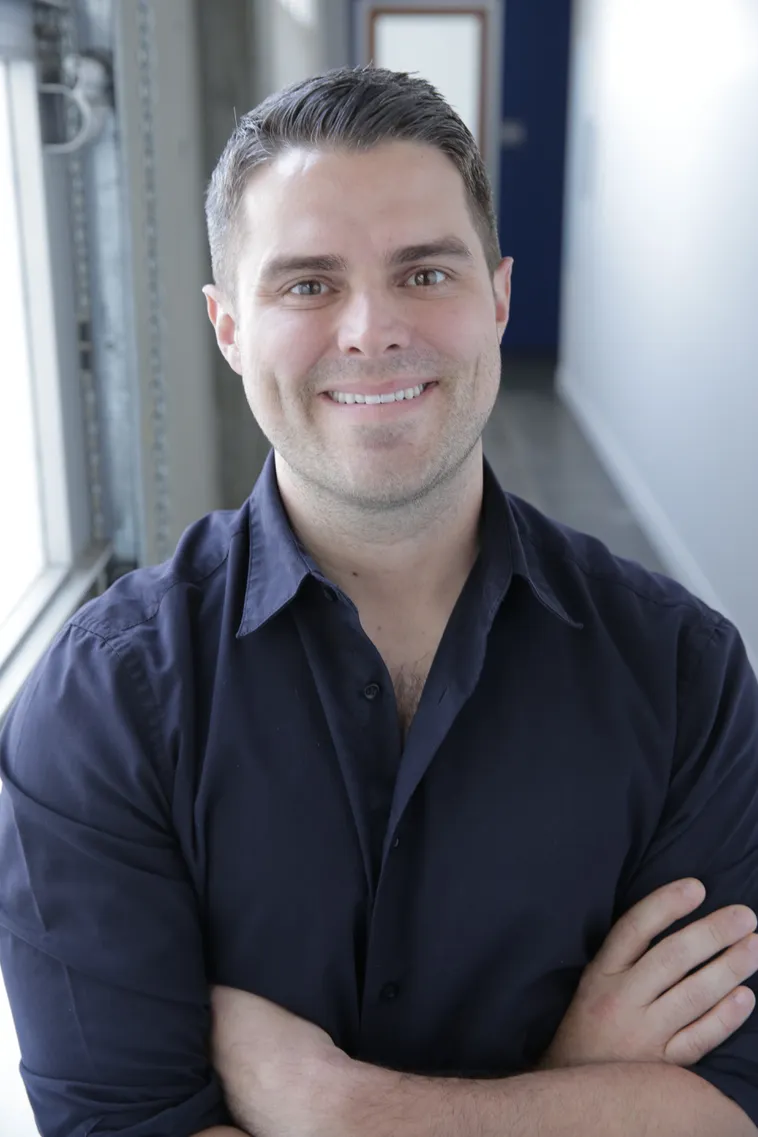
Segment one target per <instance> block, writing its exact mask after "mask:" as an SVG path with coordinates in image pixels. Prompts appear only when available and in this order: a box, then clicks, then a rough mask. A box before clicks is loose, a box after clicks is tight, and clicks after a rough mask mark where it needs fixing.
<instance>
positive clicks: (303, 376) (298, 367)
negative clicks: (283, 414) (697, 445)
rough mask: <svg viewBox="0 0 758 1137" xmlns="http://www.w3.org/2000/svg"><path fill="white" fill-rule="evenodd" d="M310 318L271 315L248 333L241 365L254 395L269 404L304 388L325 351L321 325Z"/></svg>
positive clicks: (306, 315) (296, 314) (325, 338)
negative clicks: (274, 399)
mask: <svg viewBox="0 0 758 1137" xmlns="http://www.w3.org/2000/svg"><path fill="white" fill-rule="evenodd" d="M314 315H315V313H304V312H298V313H275V314H271V316H270V317H267V318H265V319H262V320H260V321H259V322H257V323H256V324H255V325H254V326H253V327H252V328H251V329H250V333H249V336H248V342H247V345H246V357H245V360H244V364H245V373H246V375H247V376H249V377H250V386H251V388H253V389H254V390H253V394H254V395H255V393H256V392H258V393H259V397H263V398H264V399H265V400H266V401H270V400H271V398H272V397H277V392H278V397H279V398H282V399H285V400H286V399H288V398H291V396H292V395H293V393H294V394H296V393H297V392H299V391H302V390H303V388H304V387H305V386H307V383H308V376H309V374H310V372H311V371H312V370H313V368H314V367H315V366H316V364H317V363H318V362H319V360H320V359H321V358H322V356H323V354H324V352H325V351H326V350H327V347H328V338H327V337H326V336H325V334H324V329H323V326H322V325H323V321H321V322H319V321H318V320H316V319H314V318H313V316H314ZM246 385H247V384H246Z"/></svg>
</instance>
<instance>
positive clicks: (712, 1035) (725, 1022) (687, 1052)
mask: <svg viewBox="0 0 758 1137" xmlns="http://www.w3.org/2000/svg"><path fill="white" fill-rule="evenodd" d="M740 1000H744V1001H740ZM754 1007H755V995H754V994H753V992H752V991H751V990H750V988H749V987H738V988H737V990H736V991H732V992H731V993H730V994H729V995H727V996H726V998H724V999H722V1000H721V1001H720V1002H719V1003H718V1004H717V1005H716V1006H715V1007H714V1008H713V1009H712V1010H711V1011H709V1012H708V1014H707V1015H703V1017H702V1018H700V1019H698V1020H697V1022H694V1023H692V1024H691V1026H688V1027H686V1028H685V1029H684V1030H680V1031H679V1033H678V1034H675V1035H674V1037H673V1038H672V1039H671V1040H670V1041H669V1043H668V1045H667V1046H666V1047H665V1049H664V1054H663V1057H664V1060H665V1061H666V1062H671V1063H673V1064H674V1065H676V1066H692V1065H693V1064H694V1063H695V1062H699V1061H700V1059H701V1058H704V1057H705V1055H706V1054H709V1053H710V1052H711V1050H713V1049H715V1047H717V1046H720V1045H721V1043H722V1042H724V1040H725V1039H727V1038H729V1036H730V1035H731V1034H734V1032H735V1031H736V1030H737V1029H738V1027H741V1026H742V1024H743V1023H744V1022H745V1020H746V1019H747V1018H748V1017H749V1016H750V1015H751V1014H752V1013H753V1008H754Z"/></svg>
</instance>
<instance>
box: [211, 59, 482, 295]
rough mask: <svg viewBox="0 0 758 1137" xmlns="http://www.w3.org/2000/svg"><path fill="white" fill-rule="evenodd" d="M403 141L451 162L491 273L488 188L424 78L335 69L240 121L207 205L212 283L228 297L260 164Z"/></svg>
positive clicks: (466, 141)
mask: <svg viewBox="0 0 758 1137" xmlns="http://www.w3.org/2000/svg"><path fill="white" fill-rule="evenodd" d="M400 139H402V140H405V141H411V142H421V143H426V144H427V145H431V146H435V147H436V148H437V149H438V150H441V151H442V153H443V154H447V155H448V156H449V157H450V158H451V159H452V161H453V162H454V163H455V166H456V168H457V169H458V172H459V173H460V175H461V177H462V179H463V184H464V186H465V188H466V195H467V198H468V202H469V209H470V211H471V216H472V220H473V222H474V225H475V228H476V230H477V232H478V234H479V236H480V239H481V242H482V246H483V248H484V255H485V259H486V261H487V266H488V268H489V270H490V272H491V273H492V272H494V271H495V269H496V268H497V266H498V264H499V263H500V259H501V254H500V242H499V240H498V234H497V222H496V220H495V211H494V207H493V202H492V189H491V186H490V183H489V178H488V177H487V171H486V169H485V167H484V162H483V161H482V157H481V154H480V153H479V149H478V147H477V145H476V141H475V139H474V137H473V135H472V134H471V131H470V130H469V129H468V127H467V126H466V124H465V123H464V122H463V120H462V119H461V118H460V117H459V116H458V115H457V114H456V112H455V111H454V110H453V108H452V107H451V106H450V104H449V103H447V102H446V101H445V99H444V98H443V97H442V95H441V94H440V93H439V91H438V90H437V89H436V88H435V87H433V86H432V84H431V83H429V82H427V80H426V79H421V78H419V77H418V76H415V75H408V74H406V73H405V72H400V71H388V70H386V69H384V68H380V67H355V68H353V67H340V68H337V69H336V70H334V71H327V72H326V73H325V74H323V75H316V76H314V77H313V78H311V79H305V80H303V81H302V82H300V83H295V84H293V85H292V86H290V87H286V88H285V89H284V90H282V91H277V92H275V93H274V94H273V95H269V96H268V98H266V99H264V100H263V102H262V103H259V104H258V106H257V107H254V108H253V110H251V111H249V112H248V113H247V114H246V115H244V116H243V117H242V118H241V119H240V120H239V123H238V125H237V128H236V130H235V131H234V133H233V134H232V136H231V138H230V139H229V141H228V143H227V144H226V148H225V150H224V152H223V154H222V155H221V157H220V158H219V161H218V164H217V166H216V168H215V170H214V171H213V175H212V177H211V181H210V185H209V186H208V192H207V195H206V202H205V214H206V220H207V224H208V241H209V244H210V251H211V262H212V265H213V279H214V281H215V282H216V284H217V285H218V286H219V287H220V288H221V289H223V290H224V291H225V292H226V293H227V295H228V296H229V297H230V298H233V295H234V287H233V280H234V266H235V260H236V253H237V246H238V242H239V237H240V228H241V227H240V224H239V213H240V203H241V201H242V197H243V194H244V191H245V188H246V186H247V183H248V180H249V178H250V174H251V172H252V171H253V170H255V169H256V168H257V167H258V166H260V165H262V164H263V163H264V162H267V161H270V160H271V159H273V158H275V157H276V156H277V155H278V154H280V153H281V152H282V151H284V150H286V149H288V148H289V147H294V146H308V147H314V148H315V147H330V148H340V149H345V150H369V149H371V148H372V147H374V146H377V145H379V144H380V143H382V142H391V141H395V140H400Z"/></svg>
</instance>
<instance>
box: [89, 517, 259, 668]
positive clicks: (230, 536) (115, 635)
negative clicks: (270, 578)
mask: <svg viewBox="0 0 758 1137" xmlns="http://www.w3.org/2000/svg"><path fill="white" fill-rule="evenodd" d="M248 525H249V513H248V503H245V504H244V505H243V506H242V507H241V508H240V509H238V510H214V511H213V512H211V513H207V514H205V515H204V516H203V517H200V518H198V520H197V521H194V522H193V523H192V524H191V525H189V526H188V527H187V528H186V529H185V531H184V533H183V534H182V536H181V538H180V539H179V542H178V544H177V546H176V549H175V551H174V553H173V555H172V556H171V557H170V558H169V559H168V560H166V561H164V562H163V563H161V564H157V565H149V566H146V567H144V568H137V569H134V570H132V571H130V572H127V573H125V574H124V575H123V576H120V577H119V578H118V579H117V580H116V581H114V583H113V584H111V585H110V587H109V588H107V589H106V590H105V592H103V593H102V594H101V595H100V596H97V597H95V598H94V599H93V600H90V601H88V602H87V603H86V604H84V605H83V606H82V607H81V608H80V609H79V610H78V611H77V612H76V613H75V614H74V615H73V616H72V617H71V619H70V620H69V621H68V624H67V626H68V627H71V626H76V627H78V628H80V629H82V630H83V631H86V632H90V633H92V634H93V635H94V636H96V637H98V638H99V639H102V640H105V641H106V642H108V643H111V644H113V645H114V646H115V645H117V644H118V643H120V642H123V641H124V640H128V639H133V638H134V637H135V635H138V634H139V629H140V628H145V627H148V626H155V624H156V622H157V623H159V624H160V623H162V622H169V623H171V622H172V621H176V620H180V619H181V618H182V617H183V616H187V617H190V615H191V614H194V615H199V614H200V613H201V612H204V613H205V614H206V615H207V614H208V613H209V611H212V610H213V609H214V608H215V607H216V606H218V607H219V608H220V606H221V604H222V603H223V595H224V593H225V591H226V588H227V587H228V583H229V581H228V575H229V568H228V566H229V561H230V555H231V554H232V553H233V552H234V549H235V544H239V543H240V539H241V541H242V543H244V545H245V549H246V548H247V534H248ZM239 554H240V556H241V557H245V551H244V550H242V549H240V550H239Z"/></svg>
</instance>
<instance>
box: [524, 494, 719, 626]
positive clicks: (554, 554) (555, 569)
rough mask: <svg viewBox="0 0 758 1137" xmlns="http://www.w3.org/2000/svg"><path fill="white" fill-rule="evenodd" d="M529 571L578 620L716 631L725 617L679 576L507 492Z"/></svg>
mask: <svg viewBox="0 0 758 1137" xmlns="http://www.w3.org/2000/svg"><path fill="white" fill-rule="evenodd" d="M507 496H508V500H509V502H510V505H511V510H512V514H513V517H514V520H515V523H516V526H517V529H518V532H519V536H520V539H521V543H522V547H523V549H524V554H525V557H526V561H527V564H528V565H529V568H530V570H534V571H535V572H536V573H538V574H541V575H542V577H543V579H544V580H545V581H546V583H547V585H548V587H550V588H551V589H553V590H554V591H555V593H556V595H557V596H558V598H559V599H560V600H561V602H562V603H563V604H564V607H565V608H566V610H567V612H568V613H569V614H570V615H571V616H572V617H573V618H574V619H576V620H578V621H581V622H586V621H587V620H588V619H590V620H591V619H592V618H593V617H594V618H595V619H597V618H600V619H601V620H602V621H603V622H604V623H606V624H612V623H613V622H614V621H615V620H616V619H618V620H619V621H622V622H624V623H625V624H626V625H627V626H628V625H629V623H630V622H631V623H637V624H638V625H643V626H645V625H647V626H649V625H651V624H652V625H653V626H654V627H656V628H659V629H661V630H662V629H663V627H664V626H668V627H670V628H673V627H675V626H677V625H678V626H679V627H681V626H682V625H683V624H686V625H688V626H691V627H693V626H694V627H698V628H700V629H702V630H708V629H710V630H712V629H714V628H715V627H717V626H719V625H720V624H723V623H724V621H725V617H724V616H723V615H722V613H720V612H718V611H717V610H716V609H714V608H712V607H710V606H709V605H708V604H707V603H706V602H705V601H704V600H703V599H701V598H700V597H699V596H697V595H696V594H695V593H694V592H692V591H691V590H690V589H689V588H687V587H686V586H685V585H684V584H682V583H681V582H680V581H678V580H675V579H674V578H673V577H671V576H669V575H667V574H666V573H664V572H659V571H655V570H653V569H649V568H646V567H645V566H644V565H643V564H641V563H640V562H639V561H636V560H633V559H632V558H628V557H624V556H621V555H619V554H618V553H614V552H613V551H612V550H611V549H610V547H609V546H608V545H607V544H606V543H605V542H604V541H602V540H601V539H600V538H598V537H596V536H593V535H592V534H590V533H586V532H583V531H582V530H579V529H575V528H573V527H572V526H570V525H567V524H565V523H564V522H561V521H558V520H556V519H554V518H552V517H550V516H548V515H547V514H546V513H543V512H542V511H541V510H539V509H538V508H537V507H536V506H534V505H532V504H530V503H529V502H527V501H525V500H524V499H523V498H519V497H517V496H515V495H513V494H510V493H509V494H508V495H507Z"/></svg>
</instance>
